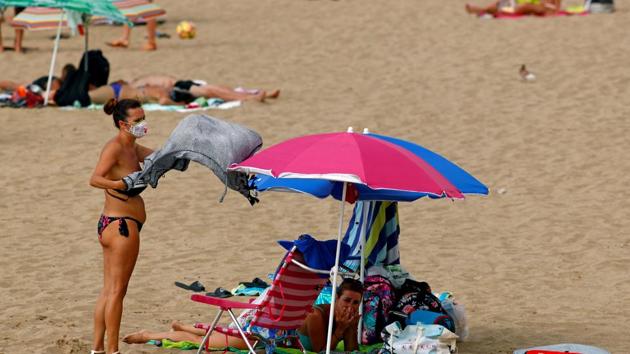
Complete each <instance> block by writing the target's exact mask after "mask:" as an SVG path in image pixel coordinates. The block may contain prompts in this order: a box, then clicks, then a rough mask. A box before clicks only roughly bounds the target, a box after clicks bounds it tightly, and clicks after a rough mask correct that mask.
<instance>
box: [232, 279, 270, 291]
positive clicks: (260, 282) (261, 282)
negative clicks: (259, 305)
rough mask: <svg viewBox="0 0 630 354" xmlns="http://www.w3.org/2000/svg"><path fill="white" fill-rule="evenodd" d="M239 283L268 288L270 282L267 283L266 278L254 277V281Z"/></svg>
mask: <svg viewBox="0 0 630 354" xmlns="http://www.w3.org/2000/svg"><path fill="white" fill-rule="evenodd" d="M239 284H243V285H245V287H246V288H263V289H264V288H268V287H269V284H267V283H266V282H265V281H264V280H262V279H260V278H254V280H252V281H245V282H241V283H239Z"/></svg>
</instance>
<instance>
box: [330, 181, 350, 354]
mask: <svg viewBox="0 0 630 354" xmlns="http://www.w3.org/2000/svg"><path fill="white" fill-rule="evenodd" d="M347 188H348V182H343V191H342V192H341V209H340V210H339V232H338V233H337V253H336V255H335V267H334V268H333V279H332V296H331V302H330V315H329V316H328V336H327V337H326V354H330V344H331V341H332V329H333V321H334V316H335V298H336V297H337V294H336V291H337V274H338V273H339V255H340V253H341V234H342V233H343V209H344V206H345V204H346V203H345V199H346V190H347Z"/></svg>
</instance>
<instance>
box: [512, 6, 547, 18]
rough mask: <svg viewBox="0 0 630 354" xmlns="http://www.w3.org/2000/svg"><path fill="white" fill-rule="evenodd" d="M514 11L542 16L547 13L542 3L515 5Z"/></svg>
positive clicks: (519, 13) (520, 13)
mask: <svg viewBox="0 0 630 354" xmlns="http://www.w3.org/2000/svg"><path fill="white" fill-rule="evenodd" d="M514 13H515V14H518V15H536V16H543V15H545V14H546V13H547V9H546V8H545V7H544V6H543V5H539V4H523V5H519V6H517V7H516V9H515V10H514Z"/></svg>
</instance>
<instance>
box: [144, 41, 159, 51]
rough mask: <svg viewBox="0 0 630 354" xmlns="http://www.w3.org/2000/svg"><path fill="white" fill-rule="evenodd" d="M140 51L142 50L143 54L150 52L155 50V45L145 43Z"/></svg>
mask: <svg viewBox="0 0 630 354" xmlns="http://www.w3.org/2000/svg"><path fill="white" fill-rule="evenodd" d="M142 50H144V51H145V52H152V51H154V50H157V44H155V43H145V44H144V45H143V46H142Z"/></svg>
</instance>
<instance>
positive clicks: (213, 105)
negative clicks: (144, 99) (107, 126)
mask: <svg viewBox="0 0 630 354" xmlns="http://www.w3.org/2000/svg"><path fill="white" fill-rule="evenodd" d="M240 106H241V101H223V100H220V99H209V100H208V104H207V106H199V107H190V106H185V105H161V104H158V103H145V104H143V105H142V109H144V110H145V111H147V112H154V111H163V112H178V113H190V112H198V111H205V110H209V109H220V110H226V109H232V108H236V107H240ZM61 109H63V110H69V111H71V110H75V109H88V110H92V111H99V110H103V105H102V104H91V105H89V106H87V107H73V106H66V107H61Z"/></svg>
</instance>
